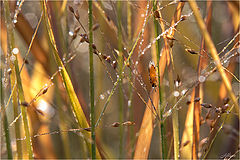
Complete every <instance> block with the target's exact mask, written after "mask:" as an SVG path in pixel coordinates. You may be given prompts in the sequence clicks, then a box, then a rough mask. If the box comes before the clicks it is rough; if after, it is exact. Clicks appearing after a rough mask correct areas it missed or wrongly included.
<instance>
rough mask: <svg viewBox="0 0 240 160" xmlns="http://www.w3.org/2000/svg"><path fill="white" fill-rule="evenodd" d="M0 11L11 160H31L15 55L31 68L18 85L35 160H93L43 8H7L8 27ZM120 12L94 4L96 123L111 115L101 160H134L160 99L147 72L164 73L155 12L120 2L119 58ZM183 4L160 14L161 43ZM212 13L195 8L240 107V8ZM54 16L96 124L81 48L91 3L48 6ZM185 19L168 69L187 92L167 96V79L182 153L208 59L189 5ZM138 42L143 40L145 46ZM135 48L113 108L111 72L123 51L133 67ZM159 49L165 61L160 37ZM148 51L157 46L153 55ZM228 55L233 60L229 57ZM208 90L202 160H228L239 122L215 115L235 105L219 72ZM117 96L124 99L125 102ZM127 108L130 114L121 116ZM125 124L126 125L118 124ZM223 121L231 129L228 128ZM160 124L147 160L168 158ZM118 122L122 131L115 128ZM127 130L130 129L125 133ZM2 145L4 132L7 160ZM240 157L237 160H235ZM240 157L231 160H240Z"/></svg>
mask: <svg viewBox="0 0 240 160" xmlns="http://www.w3.org/2000/svg"><path fill="white" fill-rule="evenodd" d="M0 3H1V71H2V72H1V73H2V75H1V76H2V77H1V79H2V81H1V82H2V83H1V89H2V92H1V102H2V103H1V117H2V125H1V126H3V122H5V121H6V119H4V118H3V117H5V115H6V116H7V126H8V130H9V133H10V140H11V148H12V154H13V157H14V158H17V157H18V155H19V154H20V152H18V149H17V146H18V145H21V146H23V147H22V154H23V155H22V158H26V157H25V155H24V153H25V152H26V151H25V150H26V144H25V139H24V137H25V135H24V130H23V124H22V118H21V117H22V116H21V115H20V108H19V107H18V108H15V109H14V104H13V100H12V99H11V93H12V92H13V88H12V87H13V86H14V83H15V82H13V81H12V80H13V79H11V75H12V73H13V71H12V70H11V64H12V62H11V61H12V60H13V61H14V60H15V59H14V57H12V56H11V54H10V53H13V54H15V55H16V56H17V59H18V64H19V68H21V65H22V64H23V62H24V67H23V69H22V71H21V80H22V85H23V91H24V95H25V100H26V102H28V104H29V106H28V107H27V112H28V119H29V122H30V133H31V137H32V144H33V152H34V157H35V158H54V159H55V158H62V159H68V158H78V159H80V158H83V159H86V158H89V157H91V156H90V153H89V151H88V149H87V147H86V144H85V141H84V135H83V134H82V133H81V132H78V131H76V132H75V131H73V130H72V129H76V128H78V124H77V122H76V120H75V118H74V113H73V111H72V110H71V103H70V101H69V98H68V95H67V93H66V90H65V87H64V84H63V80H62V78H61V76H60V74H59V72H58V71H59V68H58V66H57V65H56V61H55V58H54V56H53V52H54V49H53V47H52V44H51V41H50V39H49V36H48V31H47V27H46V21H45V18H46V17H45V15H44V14H43V9H42V4H41V2H39V1H28V0H25V1H9V2H8V5H9V9H10V10H9V13H10V18H11V20H12V22H11V24H9V23H8V22H7V20H6V17H7V16H6V13H7V12H6V10H7V8H6V5H5V4H6V2H3V1H1V2H0ZM4 3H5V4H4ZM117 3H118V2H117V1H107V0H104V1H93V24H94V27H95V28H94V29H93V33H94V35H93V37H94V44H95V46H96V48H97V53H95V54H94V83H95V116H96V120H98V118H99V116H100V113H101V112H102V109H103V107H104V105H105V104H106V103H107V102H109V104H108V105H107V108H106V110H105V112H104V114H103V116H102V119H101V121H100V124H99V126H98V127H97V128H96V142H97V146H98V149H99V152H100V153H101V155H102V157H105V158H133V157H134V153H135V149H136V145H137V141H138V136H139V134H140V133H139V132H140V127H141V125H142V121H143V115H144V113H145V110H147V109H149V107H148V106H147V105H146V104H147V103H148V100H152V99H153V97H151V96H150V95H152V94H153V93H154V92H158V90H157V89H155V88H154V87H152V84H151V83H150V81H149V69H148V68H149V62H150V61H151V62H154V64H155V66H157V56H156V54H160V52H158V50H157V49H156V47H155V45H156V43H154V42H155V41H156V38H157V35H156V32H155V28H154V27H155V24H154V21H155V20H156V19H157V18H156V16H154V14H155V10H154V9H153V2H152V1H121V12H120V13H121V16H120V19H121V25H120V28H121V35H122V41H121V44H122V49H119V47H118V46H119V45H118V43H119V42H118V29H119V26H118V23H119V19H118V17H117V16H118V14H119V13H118V11H117V9H118V8H117ZM179 3H180V2H178V1H161V2H158V9H157V10H158V11H159V12H160V14H161V18H159V19H160V20H159V21H157V22H159V23H158V28H159V31H160V34H161V33H162V28H161V27H160V21H161V22H162V23H163V24H164V26H165V29H168V28H169V27H170V26H171V22H172V19H174V17H175V16H174V14H175V13H176V7H177V6H178V4H179ZM181 3H182V2H181ZM208 3H209V1H203V2H202V1H201V2H200V1H199V2H197V4H198V6H199V10H200V12H201V14H202V16H203V18H204V17H207V16H210V17H211V18H210V19H211V20H210V23H209V24H208V27H210V29H209V28H208V29H209V31H210V33H211V38H212V40H213V42H214V44H215V47H216V49H217V51H218V52H219V53H220V52H221V51H222V50H223V49H224V50H223V52H222V53H221V54H220V55H219V56H220V57H223V58H222V59H223V61H224V63H223V65H224V67H226V68H227V69H228V70H229V72H230V73H231V74H229V75H228V76H229V77H230V78H229V79H230V80H231V84H232V88H233V92H234V94H235V95H236V96H237V97H238V96H239V2H238V1H232V2H230V1H212V4H211V5H212V9H211V13H209V12H208V11H209V10H208V8H207V4H208ZM69 6H70V8H69ZM47 7H48V16H49V17H51V20H52V21H51V22H52V30H53V33H54V36H55V40H56V46H57V49H58V54H59V56H60V58H61V60H62V62H63V63H64V65H65V67H66V69H67V72H68V74H69V76H70V79H71V82H72V85H73V87H74V91H75V93H76V95H77V98H78V100H79V102H80V104H81V107H82V110H83V111H84V114H85V116H86V118H87V121H88V122H89V118H90V116H89V115H90V99H89V49H88V47H89V44H88V43H87V42H86V41H84V40H83V39H84V34H89V31H88V2H87V1H83V0H74V1H65V0H64V1H50V2H47ZM72 10H73V11H72ZM181 15H186V20H184V21H178V22H179V23H178V25H177V26H176V31H175V34H174V40H170V41H171V42H172V43H173V45H172V47H170V48H171V55H172V60H171V63H172V62H173V64H172V66H173V68H174V70H173V79H174V80H175V82H176V81H178V82H179V83H181V85H180V86H179V87H177V89H176V90H174V91H173V90H171V89H170V83H171V82H170V80H169V75H170V73H169V70H168V69H166V70H165V72H164V74H163V75H162V76H161V90H162V104H161V105H162V108H163V109H162V111H163V114H164V115H167V114H166V113H167V111H169V110H170V109H171V108H172V107H173V105H174V104H175V103H176V102H175V103H173V102H172V99H173V98H174V97H175V98H176V100H177V101H178V102H179V103H178V105H177V110H178V113H179V116H178V118H179V119H178V122H179V137H180V138H179V139H180V144H181V145H180V146H181V147H180V152H181V148H182V147H184V144H183V142H182V141H181V140H182V137H183V133H184V130H185V129H186V127H185V126H186V125H185V124H186V121H185V120H186V117H187V114H188V112H189V110H188V108H189V106H190V105H189V103H188V102H189V101H190V100H191V93H192V89H193V88H194V87H195V85H196V84H197V82H198V68H199V59H200V57H201V56H202V55H201V53H203V49H201V48H202V46H201V45H202V35H201V32H200V30H199V28H198V25H197V22H196V20H195V17H194V15H193V14H192V10H191V8H190V6H189V4H188V3H187V2H186V3H185V4H184V7H183V9H182V12H181ZM77 18H79V19H77ZM176 22H177V21H175V23H176ZM38 23H39V28H38V29H37V33H36V37H35V39H34V41H33V43H32V46H31V49H30V52H29V54H28V49H29V45H30V42H31V39H32V37H33V34H34V32H35V29H36V28H37V26H38ZM8 25H9V26H12V27H13V28H12V32H10V30H9V29H8V27H9V26H8ZM9 34H13V37H14V40H11V41H12V42H14V46H13V48H12V50H10V48H9V43H10V42H9V41H10V40H9ZM139 35H140V39H139V38H138V36H139ZM231 41H232V42H231ZM135 42H137V46H136V47H135V49H134V50H133V55H132V56H131V58H130V64H129V66H130V67H126V68H125V70H124V71H123V72H124V73H122V74H123V75H124V77H123V79H122V87H121V89H119V86H117V88H116V90H115V91H114V94H113V95H112V96H111V97H110V101H108V100H107V98H108V97H109V95H110V93H111V91H112V89H113V86H114V83H115V82H116V81H117V78H118V76H119V68H118V66H117V67H116V68H115V67H114V63H119V58H118V55H119V50H122V53H123V61H126V59H127V57H128V55H129V53H130V52H131V51H132V49H133V46H134V44H135ZM157 42H159V43H158V44H159V48H160V51H161V49H162V48H164V45H165V44H164V39H163V37H161V38H160V39H159V40H158V41H157ZM149 44H152V45H151V46H150V48H147V46H148V45H149ZM187 49H191V50H192V51H194V52H195V53H194V54H191V53H189V52H187V51H186V50H187ZM204 49H205V48H204ZM142 51H144V54H142ZM204 52H205V53H206V54H205V58H206V59H207V60H206V62H205V66H207V67H206V69H203V70H202V73H205V72H209V73H210V71H211V70H212V69H213V68H214V64H213V63H212V62H213V61H212V59H211V58H210V57H211V56H209V55H210V54H209V53H208V51H207V49H205V50H204ZM225 54H228V55H227V56H226V57H224V55H225ZM160 58H161V57H160ZM159 65H161V64H159ZM163 71H164V70H163ZM232 75H234V76H235V78H234V77H233V76H232ZM204 78H205V77H204ZM203 81H204V83H203V86H202V93H203V95H202V99H201V103H202V104H203V103H206V104H211V106H213V107H212V108H214V109H212V108H210V109H209V108H206V107H204V106H203V107H202V108H201V117H202V121H201V122H202V124H201V126H200V132H199V134H200V137H199V150H198V156H199V157H201V156H203V155H205V154H206V150H209V153H208V154H207V157H205V158H211V159H213V158H214V159H215V158H216V159H218V158H223V159H224V158H226V157H227V158H229V157H230V156H231V155H233V154H235V153H236V151H238V150H239V119H238V116H237V115H236V114H235V111H234V110H233V111H232V112H231V113H221V114H217V112H216V111H215V110H216V108H218V107H221V106H222V105H226V104H228V105H229V107H228V109H229V108H230V107H231V106H232V102H231V101H229V102H227V103H225V101H226V100H227V97H228V95H227V92H226V89H224V87H223V84H222V80H221V77H220V74H219V73H218V72H213V73H210V76H208V77H206V80H205V79H204V80H203ZM157 85H158V84H157ZM175 91H177V92H175ZM120 92H122V93H123V96H122V97H121V96H120V95H121V93H120ZM186 92H187V93H186ZM185 93H186V95H185ZM224 100H225V101H224ZM8 101H9V102H8ZM17 102H18V101H17ZM8 103H9V104H8ZM16 106H19V105H18V104H17V105H16ZM120 106H122V107H123V108H122V110H121V108H120ZM152 107H153V106H151V107H150V108H151V112H152V114H153V117H154V115H155V114H160V113H159V112H158V113H156V111H155V110H154V109H153V108H152ZM156 107H157V106H156ZM119 108H120V109H119ZM121 111H122V112H121ZM121 114H122V115H121ZM121 116H122V119H119V118H120V117H121ZM226 116H227V119H226V120H225V118H226ZM165 117H166V119H165V121H164V125H165V135H166V146H167V157H166V158H173V157H174V156H173V155H174V154H173V153H174V152H173V138H172V137H173V129H172V115H171V114H170V115H167V116H165ZM153 119H154V120H153V121H152V122H153V128H154V129H153V132H152V135H151V136H152V137H151V145H150V148H148V149H147V150H148V152H149V153H148V158H150V159H155V158H161V157H162V155H161V141H160V129H159V126H160V125H159V122H158V121H159V120H158V119H157V118H156V117H155V118H153ZM215 120H216V123H215ZM116 122H117V123H119V125H120V126H117V123H116ZM124 122H128V123H125V124H124ZM130 122H131V123H130ZM213 122H214V123H213ZM222 122H224V123H223V126H222V128H221V130H220V131H219V132H218V133H217V136H216V138H213V137H214V135H216V132H215V134H214V132H213V131H216V130H218V128H219V126H220V125H221V124H222ZM17 123H18V124H19V125H20V128H19V130H20V133H19V134H16V124H17ZM120 128H121V129H122V131H121V129H120ZM214 129H215V130H214ZM5 135H6V133H5V131H4V129H3V127H1V158H3V159H5V158H7V156H8V154H7V153H8V152H7V148H6V140H5ZM211 139H213V144H212V146H211V147H209V142H210V141H211ZM185 145H187V144H185ZM121 150H122V151H121ZM238 155H239V154H236V156H238ZM236 156H235V157H234V158H238V157H236ZM18 158H19V157H18Z"/></svg>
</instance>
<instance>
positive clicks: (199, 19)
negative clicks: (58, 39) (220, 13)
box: [188, 0, 240, 118]
mask: <svg viewBox="0 0 240 160" xmlns="http://www.w3.org/2000/svg"><path fill="white" fill-rule="evenodd" d="M188 2H189V5H190V7H191V8H192V10H193V13H194V16H195V18H196V21H197V23H198V26H199V28H200V31H201V32H202V34H203V37H204V40H205V42H206V45H207V47H208V49H209V51H210V53H211V55H212V58H213V59H214V62H215V65H216V67H217V69H218V72H219V73H220V75H221V77H222V80H223V83H224V85H225V87H226V89H227V91H228V94H229V95H230V98H231V99H232V101H233V103H234V106H235V110H236V112H237V114H238V117H239V118H240V114H239V106H238V102H237V99H236V96H235V95H234V93H233V91H232V86H231V83H230V82H229V80H228V78H227V75H226V73H225V71H224V69H223V67H222V65H221V61H220V58H219V57H218V53H217V49H216V48H215V46H214V43H213V41H212V39H211V37H210V35H209V33H208V31H207V27H206V25H205V23H204V21H203V18H202V16H201V14H200V11H199V9H198V6H197V3H196V1H195V0H189V1H188Z"/></svg>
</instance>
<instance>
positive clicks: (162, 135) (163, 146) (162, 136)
mask: <svg viewBox="0 0 240 160" xmlns="http://www.w3.org/2000/svg"><path fill="white" fill-rule="evenodd" d="M153 7H154V8H153V9H154V11H155V10H157V1H154V4H153ZM160 14H161V13H160ZM154 28H155V37H157V36H158V35H159V34H161V33H160V28H159V25H158V21H157V20H156V19H154ZM160 53H161V50H160V41H157V42H156V54H157V55H156V57H157V70H158V92H159V114H160V119H161V123H160V126H159V127H160V130H159V132H160V139H161V150H160V151H161V157H162V158H166V154H167V151H166V142H165V141H166V138H165V129H164V124H163V121H162V117H163V115H162V111H161V105H162V89H161V79H160V68H159V67H160V66H159V61H160Z"/></svg>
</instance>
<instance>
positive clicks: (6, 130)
mask: <svg viewBox="0 0 240 160" xmlns="http://www.w3.org/2000/svg"><path fill="white" fill-rule="evenodd" d="M0 72H1V73H0V74H1V76H0V78H1V79H2V78H3V74H2V66H1V68H0ZM0 94H1V97H0V99H1V108H3V107H4V93H3V81H1V88H0ZM1 117H2V119H3V128H4V133H5V138H6V146H7V155H8V159H12V158H13V155H12V147H11V140H10V133H9V128H8V119H7V114H6V112H5V111H3V112H2V115H1Z"/></svg>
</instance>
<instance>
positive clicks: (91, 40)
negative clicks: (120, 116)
mask: <svg viewBox="0 0 240 160" xmlns="http://www.w3.org/2000/svg"><path fill="white" fill-rule="evenodd" d="M92 17H93V15H92V1H88V26H89V66H90V67H89V69H90V70H89V72H90V77H89V79H90V102H91V115H90V121H91V137H92V159H96V139H95V110H94V70H93V48H92V44H93V29H92V27H93V18H92Z"/></svg>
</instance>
